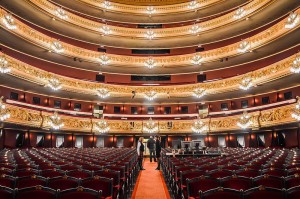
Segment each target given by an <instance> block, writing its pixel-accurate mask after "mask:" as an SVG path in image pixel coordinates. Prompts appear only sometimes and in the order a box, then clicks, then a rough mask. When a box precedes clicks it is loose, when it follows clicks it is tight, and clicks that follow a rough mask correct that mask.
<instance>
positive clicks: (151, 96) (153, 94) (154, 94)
mask: <svg viewBox="0 0 300 199" xmlns="http://www.w3.org/2000/svg"><path fill="white" fill-rule="evenodd" d="M144 95H145V97H146V99H147V100H149V101H152V100H154V99H155V98H156V97H157V92H155V91H148V92H145V93H144Z"/></svg>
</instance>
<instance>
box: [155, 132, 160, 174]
mask: <svg viewBox="0 0 300 199" xmlns="http://www.w3.org/2000/svg"><path fill="white" fill-rule="evenodd" d="M155 147H156V148H155V150H156V151H155V152H156V158H157V168H156V169H155V170H160V163H161V159H160V153H161V138H160V136H158V135H157V136H155Z"/></svg>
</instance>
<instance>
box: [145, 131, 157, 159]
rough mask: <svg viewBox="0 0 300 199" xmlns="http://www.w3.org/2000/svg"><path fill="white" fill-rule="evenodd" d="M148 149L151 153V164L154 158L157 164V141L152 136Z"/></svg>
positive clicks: (148, 142)
mask: <svg viewBox="0 0 300 199" xmlns="http://www.w3.org/2000/svg"><path fill="white" fill-rule="evenodd" d="M147 147H148V149H149V153H150V162H152V157H153V158H154V162H156V156H155V140H154V139H153V136H150V139H149V140H148V141H147Z"/></svg>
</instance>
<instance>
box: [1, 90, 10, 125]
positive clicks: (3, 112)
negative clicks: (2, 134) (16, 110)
mask: <svg viewBox="0 0 300 199" xmlns="http://www.w3.org/2000/svg"><path fill="white" fill-rule="evenodd" d="M8 118H10V114H9V112H8V110H7V109H6V106H5V104H4V103H3V96H2V97H0V121H1V122H2V121H4V120H6V119H8Z"/></svg>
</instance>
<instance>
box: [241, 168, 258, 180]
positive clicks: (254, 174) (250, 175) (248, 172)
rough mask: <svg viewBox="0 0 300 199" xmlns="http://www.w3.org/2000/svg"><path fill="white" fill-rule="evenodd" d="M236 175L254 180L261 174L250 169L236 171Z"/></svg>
mask: <svg viewBox="0 0 300 199" xmlns="http://www.w3.org/2000/svg"><path fill="white" fill-rule="evenodd" d="M236 175H238V176H243V177H248V178H255V177H257V176H260V175H261V174H260V172H259V171H255V170H252V169H243V170H240V171H237V172H236Z"/></svg>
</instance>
